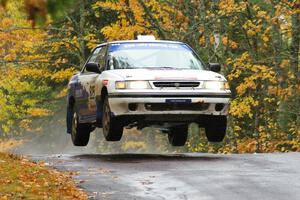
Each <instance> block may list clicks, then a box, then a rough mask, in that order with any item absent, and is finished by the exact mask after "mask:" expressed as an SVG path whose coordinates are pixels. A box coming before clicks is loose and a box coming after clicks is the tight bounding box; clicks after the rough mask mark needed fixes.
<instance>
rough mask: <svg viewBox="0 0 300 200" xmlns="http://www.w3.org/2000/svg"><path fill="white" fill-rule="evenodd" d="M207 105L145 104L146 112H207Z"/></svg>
mask: <svg viewBox="0 0 300 200" xmlns="http://www.w3.org/2000/svg"><path fill="white" fill-rule="evenodd" d="M208 107H209V104H208V103H191V104H178V103H146V104H145V108H146V110H150V111H175V110H181V111H184V110H186V111H202V110H207V109H208Z"/></svg>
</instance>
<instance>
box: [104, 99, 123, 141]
mask: <svg viewBox="0 0 300 200" xmlns="http://www.w3.org/2000/svg"><path fill="white" fill-rule="evenodd" d="M102 129H103V135H104V137H105V139H106V140H107V141H119V140H121V138H122V135H123V126H122V123H121V122H120V121H118V120H117V118H115V117H113V115H112V113H111V111H110V107H109V102H108V97H107V96H106V97H105V99H104V102H103V115H102Z"/></svg>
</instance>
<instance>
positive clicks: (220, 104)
mask: <svg viewBox="0 0 300 200" xmlns="http://www.w3.org/2000/svg"><path fill="white" fill-rule="evenodd" d="M224 106H225V105H224V104H223V103H217V104H216V106H215V110H216V111H221V110H223V108H224Z"/></svg>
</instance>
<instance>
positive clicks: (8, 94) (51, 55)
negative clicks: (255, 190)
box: [0, 0, 300, 153]
mask: <svg viewBox="0 0 300 200" xmlns="http://www.w3.org/2000/svg"><path fill="white" fill-rule="evenodd" d="M24 5H26V4H22V3H20V1H14V0H7V1H6V6H5V9H4V7H3V6H2V7H0V9H1V12H0V13H1V14H0V16H1V18H0V38H1V40H0V55H1V57H0V62H1V69H0V70H1V73H0V77H1V79H0V106H1V110H0V125H1V131H0V134H3V133H8V132H11V131H12V127H16V125H17V124H18V125H19V126H18V127H25V128H26V127H27V126H28V124H29V123H30V122H31V121H32V120H33V119H34V117H39V116H45V115H51V110H52V109H51V106H52V107H53V106H55V104H51V103H49V99H51V100H55V99H56V98H59V97H62V96H64V92H65V91H64V90H63V88H64V86H65V84H66V81H67V79H68V77H70V76H71V75H72V74H73V73H74V72H75V71H76V70H79V68H80V67H79V66H80V64H83V62H84V60H85V59H86V57H87V56H88V53H89V51H90V50H91V49H92V48H93V47H94V46H95V45H96V44H97V43H101V42H103V41H107V40H108V41H111V40H120V39H134V38H135V36H136V35H138V34H153V35H155V36H156V37H157V38H159V39H170V40H180V41H183V42H186V43H188V44H189V45H191V46H192V47H193V48H194V49H195V50H196V51H197V53H198V54H199V55H200V56H201V58H202V59H203V60H204V61H205V62H206V63H208V62H219V63H221V64H222V66H223V69H222V70H223V74H225V75H226V77H227V78H228V80H229V82H230V86H231V90H232V91H233V94H232V102H231V108H230V117H229V128H228V136H227V138H226V139H225V141H224V142H223V143H222V144H208V143H207V141H206V140H205V138H204V136H203V130H202V129H198V128H197V127H195V126H194V125H191V127H190V132H191V134H190V139H189V142H188V145H187V146H186V149H185V150H189V151H199V152H207V151H209V152H221V153H230V152H238V153H246V152H273V151H283V152H285V151H299V149H300V130H299V129H300V128H299V127H300V110H299V109H300V108H299V107H300V106H299V102H300V95H299V94H300V74H299V44H300V2H299V0H282V1H277V0H274V1H254V0H218V1H208V0H193V1H186V0H178V1H170V0H167V1H159V0H146V1H141V0H115V1H110V0H88V1H83V0H78V1H77V3H74V4H73V8H70V9H69V10H66V11H65V13H66V14H65V16H64V17H63V18H61V19H60V20H59V22H55V21H53V20H52V19H51V12H49V13H48V15H47V20H46V22H45V24H44V25H43V27H42V28H39V27H35V28H34V29H31V25H32V23H31V21H30V20H28V13H27V14H26V9H23V7H24ZM29 14H30V13H29ZM20 27H22V28H20ZM13 131H16V132H22V128H21V130H20V129H18V130H16V128H14V130H13ZM151 140H157V141H156V142H159V140H160V139H157V138H156V137H153V138H152V139H151ZM132 141H135V142H134V143H133V142H132ZM147 142H148V141H147ZM145 146H146V145H145V144H144V143H143V142H141V141H140V140H135V139H132V140H130V142H128V143H127V144H124V145H123V147H124V148H125V149H134V148H136V149H144V148H146V147H145ZM162 148H165V147H162Z"/></svg>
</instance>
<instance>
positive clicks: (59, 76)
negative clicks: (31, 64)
mask: <svg viewBox="0 0 300 200" xmlns="http://www.w3.org/2000/svg"><path fill="white" fill-rule="evenodd" d="M76 71H77V70H76V69H75V68H74V67H70V68H67V69H63V70H60V71H57V72H55V73H53V74H52V75H51V79H52V80H53V81H55V82H57V83H62V82H64V81H67V80H69V79H70V78H71V76H72V75H73V74H74V73H75V72H76Z"/></svg>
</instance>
